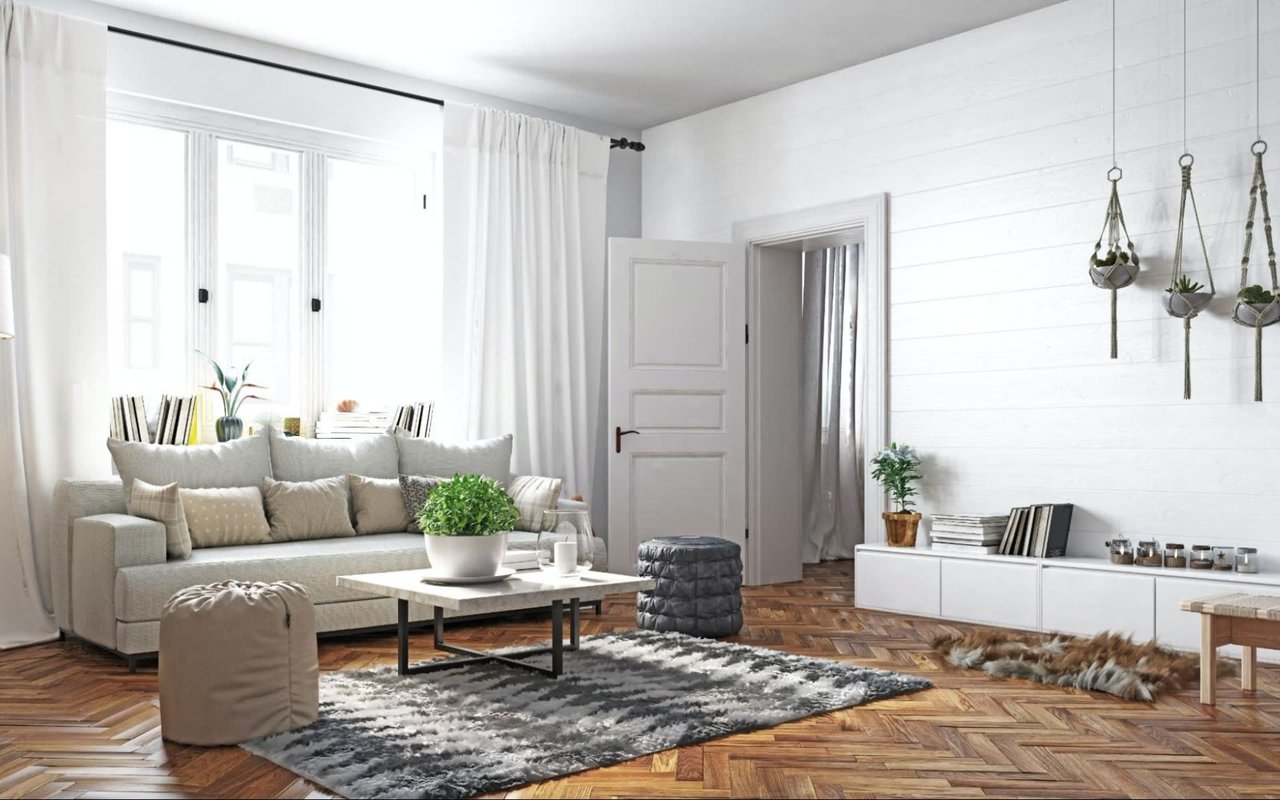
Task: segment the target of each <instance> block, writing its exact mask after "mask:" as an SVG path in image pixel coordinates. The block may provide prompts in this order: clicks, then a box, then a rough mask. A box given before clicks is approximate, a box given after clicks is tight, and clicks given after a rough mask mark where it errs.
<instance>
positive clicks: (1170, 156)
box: [643, 0, 1280, 563]
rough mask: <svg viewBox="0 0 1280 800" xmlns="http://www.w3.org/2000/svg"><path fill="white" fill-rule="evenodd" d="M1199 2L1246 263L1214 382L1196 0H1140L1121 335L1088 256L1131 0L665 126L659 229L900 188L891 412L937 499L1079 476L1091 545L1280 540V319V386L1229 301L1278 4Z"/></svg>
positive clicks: (646, 180)
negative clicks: (1187, 284) (1188, 255)
mask: <svg viewBox="0 0 1280 800" xmlns="http://www.w3.org/2000/svg"><path fill="white" fill-rule="evenodd" d="M1189 6H1190V11H1189V13H1190V20H1191V21H1190V25H1189V33H1188V40H1189V47H1190V49H1191V52H1190V55H1189V62H1188V70H1189V84H1190V86H1189V88H1190V94H1191V97H1190V118H1189V121H1188V126H1189V135H1190V148H1191V150H1192V151H1193V152H1194V154H1195V156H1196V159H1197V160H1196V166H1195V176H1194V178H1195V182H1196V185H1197V187H1198V199H1199V206H1200V209H1201V213H1202V219H1203V222H1204V224H1205V233H1206V236H1207V237H1208V239H1209V252H1210V257H1211V259H1212V261H1213V263H1214V265H1215V266H1216V267H1217V270H1216V272H1215V277H1216V279H1217V280H1218V282H1219V297H1218V300H1217V302H1216V303H1215V304H1214V306H1213V308H1212V310H1211V311H1210V312H1208V313H1206V314H1205V315H1203V316H1202V317H1201V318H1200V319H1198V320H1196V321H1195V323H1194V325H1193V335H1192V339H1193V341H1192V348H1193V358H1194V361H1193V371H1194V375H1193V379H1194V382H1195V384H1194V399H1192V400H1190V401H1184V400H1183V399H1182V365H1181V360H1182V346H1181V345H1182V339H1181V335H1182V329H1181V323H1180V322H1179V321H1177V320H1174V319H1172V318H1170V317H1168V316H1167V315H1166V314H1165V312H1164V310H1163V308H1162V307H1161V305H1160V298H1161V296H1162V290H1163V289H1164V287H1165V286H1166V285H1167V284H1168V281H1169V272H1170V268H1171V256H1172V252H1173V246H1174V229H1175V225H1176V215H1177V206H1178V187H1179V172H1178V167H1177V159H1178V156H1179V154H1180V153H1182V151H1183V147H1182V101H1181V92H1182V89H1181V82H1182V81H1181V79H1182V60H1181V49H1182V19H1181V3H1180V2H1179V0H1124V2H1122V3H1119V11H1118V13H1119V41H1120V42H1121V52H1120V66H1121V69H1120V73H1119V92H1118V94H1119V106H1120V118H1119V126H1118V137H1117V139H1118V143H1119V147H1120V164H1121V166H1122V167H1123V168H1124V170H1125V179H1124V181H1123V182H1122V183H1121V190H1122V193H1123V195H1122V200H1123V202H1124V204H1125V210H1126V216H1127V218H1128V221H1129V225H1130V229H1131V231H1132V233H1133V235H1134V238H1135V241H1136V243H1137V246H1138V248H1139V252H1140V254H1141V256H1142V258H1143V263H1144V273H1143V275H1142V277H1141V278H1140V282H1139V284H1138V285H1137V286H1134V287H1130V288H1129V289H1126V290H1123V291H1121V292H1120V295H1119V298H1120V299H1119V315H1120V358H1119V360H1118V361H1110V360H1109V359H1108V358H1107V349H1108V346H1107V337H1108V303H1107V293H1105V292H1102V291H1099V290H1098V289H1096V288H1094V287H1093V286H1092V285H1091V284H1090V282H1089V279H1088V277H1087V274H1086V269H1087V259H1088V256H1089V254H1090V252H1091V250H1092V246H1093V242H1094V240H1095V239H1096V238H1097V235H1098V230H1099V228H1100V227H1101V224H1102V215H1103V211H1104V208H1105V205H1106V199H1107V194H1106V193H1107V191H1108V184H1107V183H1106V180H1105V178H1104V173H1105V172H1106V171H1107V169H1108V167H1110V166H1111V160H1110V158H1111V157H1110V151H1111V144H1110V132H1111V118H1110V103H1111V96H1110V86H1111V75H1110V61H1111V54H1110V41H1111V36H1110V5H1109V3H1108V2H1107V0H1069V2H1065V3H1062V4H1060V5H1055V6H1051V7H1049V8H1047V9H1044V10H1042V11H1038V12H1034V13H1032V14H1028V15H1025V16H1022V17H1017V18H1014V19H1011V20H1007V21H1005V22H1002V23H998V24H995V25H992V26H989V27H986V28H982V29H978V30H975V31H971V32H968V33H965V34H961V35H959V36H956V37H953V38H950V39H946V40H943V41H939V42H934V43H932V44H929V45H925V46H923V47H919V48H916V49H913V50H910V51H906V52H903V53H898V54H895V55H892V56H889V57H886V58H883V59H879V60H877V61H874V62H870V63H868V64H864V65H860V66H857V67H853V68H850V69H847V70H842V71H840V72H836V73H832V74H830V75H826V76H822V77H819V78H815V79H813V80H809V81H805V82H803V83H799V84H795V85H793V86H789V87H786V88H783V89H780V90H777V91H774V92H770V93H768V94H764V95H760V96H758V97H754V98H750V99H747V100H743V101H740V102H737V103H733V104H731V105H728V106H724V107H721V108H718V109H714V110H711V111H707V112H704V113H702V114H698V115H695V116H692V117H688V118H685V119H682V120H677V121H675V122H671V123H668V124H665V125H662V126H659V127H656V128H653V129H650V130H646V131H645V132H644V141H645V143H646V144H647V145H648V148H649V149H648V150H647V151H646V153H645V154H644V170H643V221H644V235H645V236H647V237H655V238H684V239H701V240H720V241H728V240H729V239H730V230H731V226H732V225H733V223H734V222H736V221H739V220H744V219H750V218H754V217H759V216H763V215H767V214H775V213H780V212H784V211H789V210H794V209H798V208H803V207H808V206H814V205H821V204H826V203H832V202H837V201H841V200H846V199H849V198H855V197H860V196H864V195H868V194H871V193H873V192H888V193H889V195H890V200H889V204H890V212H889V216H890V227H891V241H890V253H889V256H890V265H891V279H890V280H891V286H890V287H889V289H890V295H889V296H890V348H889V350H890V374H891V378H890V392H889V394H890V409H891V414H890V435H891V436H892V438H894V439H896V440H898V441H900V442H902V441H905V442H909V443H911V444H913V445H916V446H918V447H919V448H920V449H921V450H923V451H924V452H925V453H926V454H928V464H927V470H928V481H927V483H926V484H925V495H924V499H923V503H922V509H923V510H924V511H925V512H926V513H928V512H934V511H956V512H972V511H984V512H994V511H1003V510H1005V509H1007V508H1008V507H1009V506H1011V505H1015V504H1027V503H1035V502H1051V501H1056V502H1074V503H1075V504H1076V516H1075V519H1074V524H1073V527H1072V539H1071V546H1070V550H1071V552H1072V553H1073V554H1077V555H1087V554H1100V553H1102V552H1103V551H1102V545H1101V543H1102V541H1103V540H1105V539H1106V538H1107V537H1108V536H1109V535H1111V534H1113V533H1122V534H1125V535H1128V536H1129V537H1131V538H1135V539H1136V538H1148V537H1155V538H1157V539H1159V540H1160V541H1162V542H1164V541H1170V540H1181V541H1183V542H1184V543H1186V544H1188V545H1190V544H1192V543H1198V542H1206V543H1213V542H1219V543H1229V544H1256V545H1258V546H1259V547H1260V548H1262V553H1263V555H1264V556H1267V555H1268V554H1270V555H1274V556H1276V557H1277V558H1280V550H1278V549H1276V545H1280V535H1278V534H1277V531H1276V527H1277V517H1276V513H1275V510H1274V509H1275V507H1276V501H1277V499H1280V480H1278V478H1280V469H1278V467H1280V461H1278V460H1277V455H1276V453H1277V447H1278V446H1280V328H1274V329H1271V330H1269V331H1268V332H1267V333H1266V341H1267V343H1266V349H1267V352H1268V356H1267V358H1266V364H1265V370H1266V373H1267V376H1266V391H1267V392H1268V400H1267V402H1265V403H1254V402H1252V380H1253V355H1252V353H1253V351H1252V341H1253V339H1252V337H1253V334H1252V332H1251V331H1249V330H1246V329H1244V328H1241V327H1239V326H1236V325H1234V324H1233V323H1231V322H1229V321H1228V319H1227V314H1229V312H1230V308H1231V304H1232V295H1233V294H1234V292H1235V289H1236V288H1237V281H1238V279H1239V272H1238V268H1239V258H1240V248H1241V245H1242V237H1243V219H1244V215H1245V210H1246V206H1247V192H1248V188H1249V180H1250V177H1251V174H1252V159H1251V157H1250V156H1249V153H1248V149H1249V144H1250V142H1252V141H1253V138H1254V81H1253V73H1254V58H1253V49H1254V46H1253V33H1252V21H1253V13H1254V5H1253V3H1248V2H1242V1H1241V0H1208V1H1206V0H1189ZM1263 26H1264V34H1263V38H1262V47H1263V64H1262V69H1263V78H1264V83H1263V86H1262V97H1263V108H1264V123H1266V124H1265V125H1264V128H1263V132H1264V134H1267V133H1269V134H1272V135H1273V136H1274V137H1276V139H1277V144H1280V124H1278V123H1280V109H1278V108H1277V103H1276V101H1277V100H1280V80H1277V77H1278V76H1280V56H1278V55H1277V53H1280V6H1277V5H1275V4H1272V3H1263ZM1273 152H1274V153H1275V154H1276V155H1275V156H1274V157H1273V160H1272V164H1273V173H1274V175H1280V171H1275V170H1280V149H1278V150H1275V151H1273ZM1274 180H1276V181H1277V182H1280V177H1277V178H1274ZM1274 196H1275V195H1274V194H1273V197H1274ZM1259 229H1261V225H1259ZM1258 238H1259V239H1261V235H1259V237H1258ZM1263 256H1264V252H1263V251H1259V250H1258V249H1257V245H1256V244H1255V253H1254V272H1253V274H1252V281H1251V282H1265V279H1264V278H1263V273H1264V272H1265V258H1264V257H1263ZM1190 263H1191V265H1192V267H1193V268H1195V269H1201V270H1202V269H1203V267H1202V266H1201V265H1200V259H1198V258H1197V259H1193V260H1192V261H1191V262H1190ZM1192 277H1193V278H1196V279H1198V280H1200V281H1202V282H1204V280H1205V277H1204V273H1203V272H1202V271H1201V272H1199V273H1198V274H1193V275H1192ZM1277 563H1280V562H1277Z"/></svg>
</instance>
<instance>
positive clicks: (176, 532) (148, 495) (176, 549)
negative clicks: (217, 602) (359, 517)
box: [125, 478, 398, 558]
mask: <svg viewBox="0 0 1280 800" xmlns="http://www.w3.org/2000/svg"><path fill="white" fill-rule="evenodd" d="M397 488H398V487H397ZM125 508H126V509H128V511H129V513H130V514H132V515H133V516H135V517H142V518H143V519H153V520H155V521H156V522H163V523H164V545H165V550H166V551H167V552H168V554H169V558H190V557H191V532H190V531H189V530H187V516H186V513H185V512H183V510H182V495H181V494H179V490H178V484H176V483H170V484H166V485H164V486H156V485H154V484H150V483H147V482H146V481H142V480H138V479H137V478H135V479H134V481H133V491H132V492H130V494H129V501H128V502H127V503H125Z"/></svg>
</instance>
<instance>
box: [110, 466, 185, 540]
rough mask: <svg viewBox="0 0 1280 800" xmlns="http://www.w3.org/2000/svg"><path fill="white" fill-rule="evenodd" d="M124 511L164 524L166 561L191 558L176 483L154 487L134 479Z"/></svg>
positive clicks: (183, 512) (179, 494) (180, 499)
mask: <svg viewBox="0 0 1280 800" xmlns="http://www.w3.org/2000/svg"><path fill="white" fill-rule="evenodd" d="M125 508H126V509H127V510H128V512H129V513H130V514H132V515H133V516H135V517H142V518H143V519H152V520H155V521H156V522H163V523H164V544H165V551H166V552H167V553H168V554H169V558H190V557H191V532H190V530H189V529H188V528H187V515H186V512H185V511H184V510H183V508H182V495H181V493H180V492H179V490H178V484H176V483H170V484H166V485H165V486H155V485H154V484H150V483H147V482H146V481H139V480H135V481H134V482H133V488H132V489H130V491H129V502H127V503H125Z"/></svg>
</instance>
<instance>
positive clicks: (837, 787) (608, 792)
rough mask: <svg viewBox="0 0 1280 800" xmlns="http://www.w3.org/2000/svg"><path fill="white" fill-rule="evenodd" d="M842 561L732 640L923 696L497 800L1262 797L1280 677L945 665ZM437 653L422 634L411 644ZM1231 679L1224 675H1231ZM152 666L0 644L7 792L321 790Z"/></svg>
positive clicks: (475, 640) (621, 607)
mask: <svg viewBox="0 0 1280 800" xmlns="http://www.w3.org/2000/svg"><path fill="white" fill-rule="evenodd" d="M852 590H853V569H852V564H851V563H850V562H832V563H829V564H823V565H819V566H815V567H809V568H807V569H806V571H805V578H804V580H801V581H798V582H796V583H789V584H779V585H773V586H763V587H753V588H748V589H746V590H745V591H744V595H745V605H744V612H745V616H746V627H745V628H744V630H743V632H742V635H741V636H739V637H737V641H742V642H746V643H749V644H755V645H759V646H763V647H772V648H775V649H780V650H786V651H788V652H792V653H798V654H803V655H812V656H819V657H824V658H833V659H837V660H841V661H845V662H848V663H852V664H860V665H863V666H869V667H878V668H882V669H893V670H898V671H902V672H910V673H914V674H918V675H923V676H925V677H927V678H929V679H930V680H932V681H934V683H935V684H936V688H934V689H930V690H927V691H924V692H920V693H917V694H913V695H910V696H907V697H902V698H894V699H891V700H887V701H883V702H879V703H874V704H869V705H866V706H860V707H857V708H853V709H847V710H842V711H838V712H834V713H831V714H823V715H819V716H816V717H810V718H808V719H804V720H798V721H796V722H791V723H787V724H784V725H778V726H775V727H773V728H767V729H764V730H759V731H752V732H749V733H744V734H740V735H737V736H729V737H725V738H723V739H718V740H716V741H713V742H707V743H704V744H701V745H693V746H689V747H683V748H679V749H678V750H672V751H668V752H666V753H659V754H655V755H653V756H645V757H643V758H638V759H633V760H631V761H628V762H626V763H624V764H619V765H615V766H612V767H605V768H601V769H594V770H589V771H586V772H582V773H579V774H577V775H571V776H567V777H564V778H558V779H555V780H551V781H545V782H543V783H540V784H535V785H532V786H527V787H522V788H519V789H515V790H512V791H511V792H506V793H498V794H497V795H495V796H499V797H501V796H507V797H539V798H542V797H580V798H588V797H913V796H931V797H1153V796H1171V797H1274V796H1277V795H1280V670H1277V668H1275V667H1273V666H1269V665H1263V666H1261V667H1260V668H1259V673H1258V689H1257V691H1256V692H1252V693H1248V692H1241V691H1240V689H1239V682H1238V679H1235V678H1228V679H1224V681H1223V685H1222V687H1221V689H1220V691H1219V692H1218V697H1219V700H1218V702H1219V705H1218V706H1217V707H1216V708H1208V707H1205V706H1202V705H1200V703H1199V702H1198V692H1197V690H1196V689H1195V688H1194V687H1193V688H1191V689H1188V690H1185V691H1180V692H1175V693H1170V694H1166V695H1163V696H1161V697H1160V698H1159V699H1158V700H1157V701H1156V702H1154V703H1127V702H1124V701H1121V700H1118V699H1115V698H1112V697H1109V696H1107V695H1100V694H1090V693H1088V692H1082V691H1078V690H1073V689H1060V688H1055V687H1048V686H1042V685H1039V684H1032V683H1028V682H1024V681H1000V680H993V679H990V678H987V677H986V676H985V675H983V674H982V673H980V672H973V671H957V670H954V669H951V668H949V667H947V666H946V665H945V664H944V663H942V661H941V659H939V658H938V656H936V655H935V654H934V653H932V652H931V651H930V650H929V647H928V642H929V641H930V640H931V639H932V638H933V637H934V636H935V635H937V634H939V633H944V632H946V633H962V632H965V631H968V630H972V629H973V626H968V625H960V624H956V623H947V622H939V621H934V620H927V619H920V618H916V617H905V616H900V615H895V614H885V613H880V612H874V611H863V610H859V609H855V608H853V605H852V603H853V593H852ZM634 614H635V609H634V604H633V601H632V598H629V597H616V598H611V599H610V600H609V601H607V602H606V604H605V612H604V614H603V615H600V616H596V615H594V614H591V613H587V614H585V615H584V617H583V620H584V628H585V632H587V633H598V632H606V631H615V630H628V629H630V628H632V627H634ZM545 626H546V622H545V620H544V619H538V618H536V617H535V618H527V619H518V620H510V621H503V622H499V623H492V624H483V625H469V626H459V627H456V628H452V629H451V630H450V637H451V638H452V639H454V640H455V641H457V642H458V643H459V644H466V645H470V646H474V647H493V646H499V645H521V644H528V643H531V642H537V641H541V640H542V639H544V638H545V636H546V632H545ZM414 647H415V652H417V653H418V654H420V655H423V656H425V655H427V654H429V653H430V636H429V634H419V635H417V636H415V637H414ZM320 658H321V666H322V668H323V669H326V670H336V669H360V668H365V667H370V666H375V665H380V664H391V663H394V661H395V640H394V636H392V635H391V634H376V635H364V636H352V637H345V638H337V639H325V640H323V641H322V642H321V644H320ZM1233 681H1234V683H1233ZM159 726H160V714H159V709H158V708H157V706H156V675H155V669H154V667H152V668H149V669H148V668H144V669H142V670H141V671H140V672H139V673H137V674H135V675H130V674H129V673H128V671H127V670H126V669H125V667H124V665H123V663H122V662H121V661H120V660H119V659H117V658H115V657H113V656H110V655H108V654H106V653H103V652H102V651H100V650H98V649H96V648H94V647H91V646H88V645H86V644H84V643H82V642H74V641H73V642H58V643H50V644H44V645H37V646H34V647H29V648H23V649H20V650H16V651H9V652H6V653H0V796H3V797H6V798H7V797H86V798H88V797H165V796H193V795H198V796H226V797H286V798H301V797H325V796H327V795H326V793H325V792H324V791H323V790H321V789H319V788H318V787H316V786H314V785H313V784H311V783H309V782H308V781H306V780H303V779H301V778H299V777H298V776H296V775H293V774H292V773H290V772H288V771H287V770H284V769H282V768H280V767H277V766H275V765H274V764H271V763H270V762H267V761H265V760H263V759H260V758H258V757H256V756H252V755H250V754H249V753H247V752H246V751H244V750H241V749H240V748H236V747H221V748H199V747H187V746H184V745H177V744H172V743H167V742H164V741H163V740H162V739H161V738H160V730H159Z"/></svg>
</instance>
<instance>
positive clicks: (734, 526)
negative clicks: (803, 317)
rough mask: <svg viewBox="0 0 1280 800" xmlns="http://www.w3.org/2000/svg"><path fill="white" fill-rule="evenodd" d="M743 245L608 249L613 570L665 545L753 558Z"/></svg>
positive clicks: (648, 244) (614, 242)
mask: <svg viewBox="0 0 1280 800" xmlns="http://www.w3.org/2000/svg"><path fill="white" fill-rule="evenodd" d="M744 261H745V260H744V258H743V248H742V246H741V245H728V244H710V243H705V242H661V241H650V240H645V239H610V240H609V431H608V432H609V567H610V569H611V570H612V571H614V572H624V573H629V572H633V571H634V569H635V560H636V547H637V546H638V545H639V544H640V543H641V542H643V541H645V540H647V539H651V538H653V537H655V536H673V535H681V536H719V537H722V538H724V539H729V540H730V541H734V542H737V543H738V544H739V545H741V546H742V552H743V556H744V560H745V556H746V542H745V529H746V468H747V458H746V340H745V337H746V270H745V266H744Z"/></svg>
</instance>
